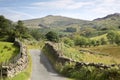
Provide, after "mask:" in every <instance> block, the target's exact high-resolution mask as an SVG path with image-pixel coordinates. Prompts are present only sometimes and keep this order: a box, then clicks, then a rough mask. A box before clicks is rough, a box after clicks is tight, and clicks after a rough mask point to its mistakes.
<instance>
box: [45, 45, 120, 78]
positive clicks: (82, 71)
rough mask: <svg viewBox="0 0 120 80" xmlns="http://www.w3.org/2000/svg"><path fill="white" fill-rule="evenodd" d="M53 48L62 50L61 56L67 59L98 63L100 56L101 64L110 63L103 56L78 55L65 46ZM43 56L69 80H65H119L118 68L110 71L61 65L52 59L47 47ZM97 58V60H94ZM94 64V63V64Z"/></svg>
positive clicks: (75, 51)
mask: <svg viewBox="0 0 120 80" xmlns="http://www.w3.org/2000/svg"><path fill="white" fill-rule="evenodd" d="M60 45H62V47H60ZM54 47H56V48H57V49H59V50H62V52H63V54H64V55H65V56H67V57H69V58H74V59H76V58H77V59H78V58H80V60H83V61H84V62H85V60H86V62H88V61H92V60H93V61H94V62H95V61H96V60H97V61H100V60H99V57H101V56H102V58H100V59H101V62H103V63H107V64H108V62H107V61H106V60H108V61H110V59H112V58H111V57H109V58H110V59H109V58H106V57H105V56H103V55H98V54H97V55H93V54H88V53H86V54H85V53H80V52H79V51H78V50H76V49H75V48H72V47H69V46H67V45H63V44H56V45H54ZM43 49H44V50H43V51H44V53H45V55H46V56H47V57H48V58H49V60H50V61H51V62H52V64H53V65H54V67H55V69H56V70H57V71H58V72H60V73H61V74H63V75H64V76H67V77H69V78H71V79H67V80H119V79H120V71H119V69H118V67H113V68H111V69H99V68H96V67H93V66H79V67H75V63H74V62H72V63H69V62H68V63H65V64H61V63H60V62H59V61H58V62H57V59H56V58H55V57H54V55H52V54H51V53H52V51H51V48H49V47H44V48H43ZM76 55H78V57H76ZM96 58H97V59H96ZM78 60H79V59H78ZM95 63H96V62H95Z"/></svg>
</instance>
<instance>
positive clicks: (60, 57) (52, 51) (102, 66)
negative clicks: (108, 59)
mask: <svg viewBox="0 0 120 80" xmlns="http://www.w3.org/2000/svg"><path fill="white" fill-rule="evenodd" d="M45 47H46V48H47V49H49V51H50V54H51V55H54V58H55V59H56V61H58V62H60V63H62V64H65V63H66V62H68V63H71V62H74V63H75V64H76V65H75V67H76V68H79V67H82V66H93V67H96V68H100V69H108V68H113V67H118V68H120V64H111V65H105V64H103V63H98V64H97V63H86V62H77V61H75V60H73V59H70V58H68V57H65V56H64V55H63V53H62V52H61V51H58V50H57V49H56V47H55V46H54V44H53V43H51V42H47V43H46V45H45Z"/></svg>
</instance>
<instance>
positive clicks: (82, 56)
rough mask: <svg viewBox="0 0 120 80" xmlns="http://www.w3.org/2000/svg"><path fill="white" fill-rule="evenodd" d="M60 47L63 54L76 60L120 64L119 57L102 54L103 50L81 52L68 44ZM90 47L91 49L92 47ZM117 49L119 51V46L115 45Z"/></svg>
mask: <svg viewBox="0 0 120 80" xmlns="http://www.w3.org/2000/svg"><path fill="white" fill-rule="evenodd" d="M56 46H57V45H56ZM58 46H59V45H58ZM59 48H60V47H59ZM60 49H61V50H62V52H63V55H64V56H66V57H69V58H71V59H73V60H76V61H82V62H89V63H103V64H108V65H109V64H114V63H115V64H120V61H119V59H117V58H115V57H112V56H110V55H104V54H103V52H104V51H103V52H101V53H99V54H90V53H88V52H86V53H82V52H80V51H79V50H77V49H76V48H72V47H69V46H67V45H63V44H62V47H61V48H60ZM91 49H93V47H92V48H91ZM103 49H105V48H103ZM111 50H112V49H111ZM117 50H118V52H119V50H120V48H118V47H117ZM108 51H110V50H109V49H108ZM117 54H119V53H117Z"/></svg>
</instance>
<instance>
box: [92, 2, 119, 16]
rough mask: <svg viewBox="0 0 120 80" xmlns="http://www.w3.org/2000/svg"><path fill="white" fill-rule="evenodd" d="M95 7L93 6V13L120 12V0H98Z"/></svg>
mask: <svg viewBox="0 0 120 80" xmlns="http://www.w3.org/2000/svg"><path fill="white" fill-rule="evenodd" d="M94 5H95V8H92V9H91V11H92V12H93V13H98V14H111V13H115V12H120V0H104V1H102V0H96V1H95V3H94Z"/></svg>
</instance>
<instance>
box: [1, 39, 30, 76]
mask: <svg viewBox="0 0 120 80" xmlns="http://www.w3.org/2000/svg"><path fill="white" fill-rule="evenodd" d="M14 45H16V46H19V47H20V52H19V54H18V55H17V56H15V57H14V58H13V59H11V60H10V62H9V63H8V64H5V65H3V66H2V70H1V71H2V76H3V77H13V76H15V75H16V74H18V73H20V72H21V71H23V70H24V69H25V68H26V67H27V65H28V55H27V48H26V46H25V45H22V44H21V43H20V42H19V41H15V43H14Z"/></svg>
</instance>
